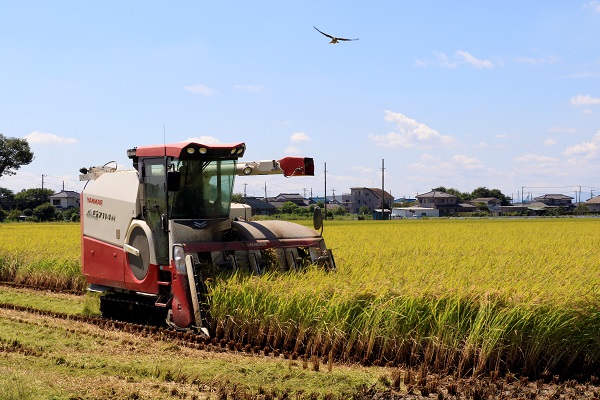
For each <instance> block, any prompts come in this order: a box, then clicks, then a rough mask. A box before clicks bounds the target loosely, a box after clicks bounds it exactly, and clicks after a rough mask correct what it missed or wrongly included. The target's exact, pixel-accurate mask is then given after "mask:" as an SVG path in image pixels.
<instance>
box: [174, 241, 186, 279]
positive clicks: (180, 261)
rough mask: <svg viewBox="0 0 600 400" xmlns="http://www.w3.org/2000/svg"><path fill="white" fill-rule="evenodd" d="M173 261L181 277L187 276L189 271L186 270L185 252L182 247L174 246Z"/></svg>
mask: <svg viewBox="0 0 600 400" xmlns="http://www.w3.org/2000/svg"><path fill="white" fill-rule="evenodd" d="M173 261H174V263H175V269H177V272H179V273H180V274H181V275H187V270H186V268H185V251H184V250H183V247H182V246H173Z"/></svg>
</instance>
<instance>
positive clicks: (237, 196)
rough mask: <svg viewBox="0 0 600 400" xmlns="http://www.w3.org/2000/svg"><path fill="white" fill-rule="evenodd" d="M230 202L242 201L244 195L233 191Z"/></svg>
mask: <svg viewBox="0 0 600 400" xmlns="http://www.w3.org/2000/svg"><path fill="white" fill-rule="evenodd" d="M231 202H232V203H244V195H243V194H241V193H234V194H232V195H231Z"/></svg>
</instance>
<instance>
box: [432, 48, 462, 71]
mask: <svg viewBox="0 0 600 400" xmlns="http://www.w3.org/2000/svg"><path fill="white" fill-rule="evenodd" d="M433 54H435V56H436V58H437V59H438V63H439V65H441V66H442V67H446V68H454V67H456V66H457V65H458V63H456V62H454V61H450V59H449V58H448V56H447V55H446V54H444V53H441V52H437V51H434V52H433Z"/></svg>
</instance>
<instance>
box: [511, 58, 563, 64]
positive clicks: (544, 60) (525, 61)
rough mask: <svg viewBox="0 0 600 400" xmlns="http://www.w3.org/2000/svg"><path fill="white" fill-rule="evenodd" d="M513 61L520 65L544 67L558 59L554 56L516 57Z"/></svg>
mask: <svg viewBox="0 0 600 400" xmlns="http://www.w3.org/2000/svg"><path fill="white" fill-rule="evenodd" d="M515 61H516V62H518V63H521V64H529V65H544V64H553V63H555V62H557V61H558V57H556V56H548V57H538V58H534V57H517V58H515Z"/></svg>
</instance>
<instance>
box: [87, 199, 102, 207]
mask: <svg viewBox="0 0 600 400" xmlns="http://www.w3.org/2000/svg"><path fill="white" fill-rule="evenodd" d="M87 202H88V203H90V204H96V205H97V206H101V205H102V199H95V198H93V197H88V198H87Z"/></svg>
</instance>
